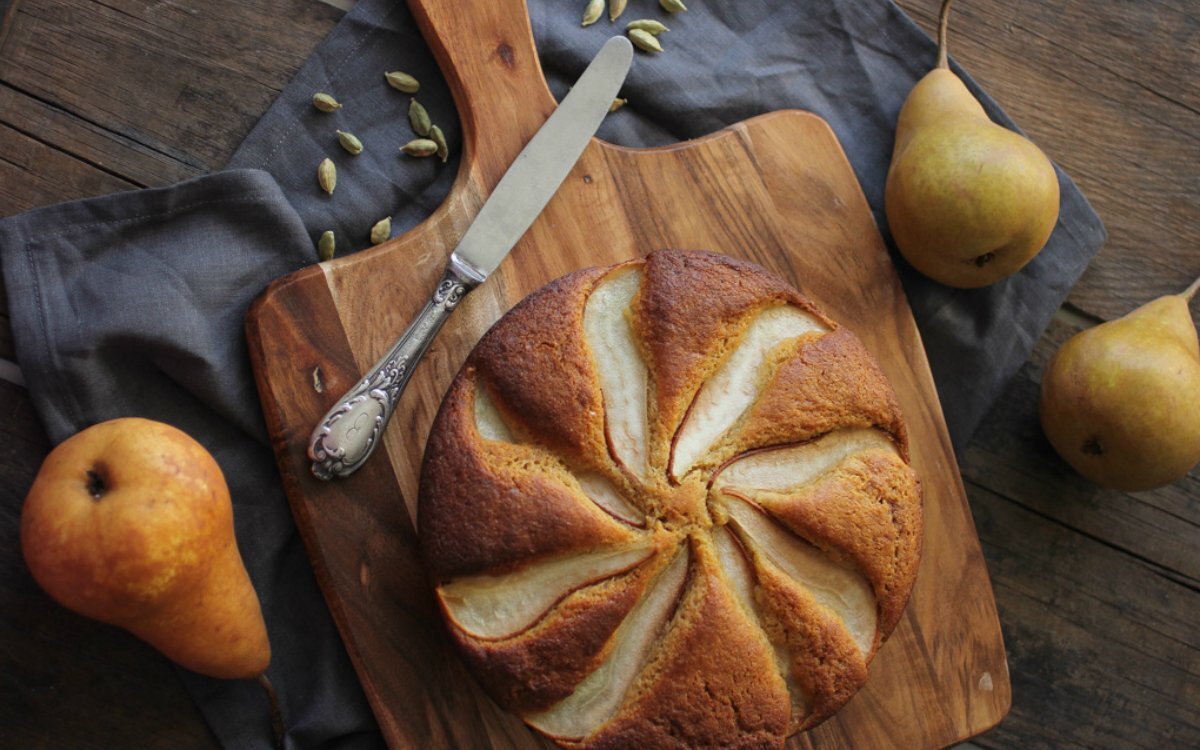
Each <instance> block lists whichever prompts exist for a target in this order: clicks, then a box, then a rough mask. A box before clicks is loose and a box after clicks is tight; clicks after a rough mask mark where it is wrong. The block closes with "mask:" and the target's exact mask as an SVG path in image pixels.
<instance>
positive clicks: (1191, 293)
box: [1179, 278, 1200, 302]
mask: <svg viewBox="0 0 1200 750" xmlns="http://www.w3.org/2000/svg"><path fill="white" fill-rule="evenodd" d="M1197 289H1200V278H1198V279H1196V280H1195V281H1193V282H1192V285H1191V286H1189V287H1188V288H1187V289H1184V290H1183V291H1182V292H1180V293H1179V296H1180V297H1183V301H1184V302H1191V301H1192V297H1195V296H1196V290H1197Z"/></svg>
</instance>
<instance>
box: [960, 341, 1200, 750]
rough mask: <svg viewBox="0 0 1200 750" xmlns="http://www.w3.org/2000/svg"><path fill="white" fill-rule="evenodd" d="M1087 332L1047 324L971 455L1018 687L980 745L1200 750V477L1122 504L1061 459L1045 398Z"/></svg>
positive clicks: (968, 466)
mask: <svg viewBox="0 0 1200 750" xmlns="http://www.w3.org/2000/svg"><path fill="white" fill-rule="evenodd" d="M1078 330H1079V328H1078V327H1077V326H1075V325H1070V324H1068V323H1065V322H1062V321H1055V322H1054V323H1053V324H1052V325H1051V327H1050V329H1049V331H1048V332H1047V335H1046V336H1045V337H1043V338H1042V340H1041V341H1039V342H1038V345H1037V347H1036V348H1035V350H1034V353H1033V356H1032V357H1031V358H1030V361H1029V362H1028V363H1027V364H1026V365H1025V366H1024V367H1023V368H1022V370H1021V371H1020V372H1019V374H1018V375H1017V377H1016V378H1015V379H1014V382H1013V383H1012V384H1011V386H1010V387H1009V389H1008V391H1007V392H1006V393H1005V394H1004V396H1003V397H1002V398H1001V399H1000V401H999V402H998V404H997V406H996V408H995V409H993V410H992V412H991V414H990V415H989V416H988V418H987V419H985V420H984V422H983V426H982V427H981V429H980V431H979V433H977V434H976V436H975V439H974V440H972V442H971V445H970V446H969V447H968V449H967V450H966V452H965V454H964V455H963V458H962V468H963V474H964V477H965V478H966V480H967V488H968V494H969V496H970V499H971V506H972V509H973V510H974V513H975V520H976V524H977V526H978V528H979V534H980V539H981V541H982V543H983V549H984V554H985V556H986V557H987V560H988V567H989V571H990V573H991V575H992V579H993V584H994V586H995V588H996V596H997V604H998V606H999V608H1000V617H1001V625H1002V627H1003V629H1004V633H1005V640H1006V643H1007V645H1008V649H1009V667H1010V670H1011V673H1012V676H1013V695H1014V702H1013V707H1012V710H1011V712H1010V713H1009V716H1008V717H1007V718H1006V719H1005V721H1004V722H1002V723H1001V725H1000V726H999V728H997V729H996V730H994V731H993V732H991V733H989V734H987V735H984V736H983V737H981V738H980V739H979V740H978V742H979V744H980V745H982V746H984V747H1028V746H1038V745H1043V746H1044V745H1046V744H1047V743H1048V744H1049V745H1050V746H1053V747H1111V748H1161V747H1196V746H1200V663H1198V662H1197V660H1196V656H1195V654H1196V652H1197V650H1198V649H1200V631H1197V630H1196V627H1195V623H1196V621H1197V618H1198V617H1200V596H1198V595H1197V592H1200V554H1197V548H1196V539H1197V533H1198V531H1200V468H1197V469H1193V471H1192V472H1191V474H1190V475H1189V476H1188V477H1186V478H1184V479H1182V480H1181V481H1179V482H1177V483H1175V484H1174V485H1171V486H1168V487H1164V488H1161V489H1158V490H1154V491H1151V492H1140V493H1136V494H1126V493H1121V492H1116V491H1111V490H1101V489H1099V488H1096V487H1095V486H1093V485H1091V484H1089V483H1088V482H1087V481H1086V480H1084V479H1083V478H1082V477H1080V476H1079V475H1077V474H1075V473H1074V472H1073V471H1072V470H1071V468H1070V467H1069V466H1067V465H1066V463H1065V462H1063V461H1062V460H1061V459H1060V458H1059V457H1058V456H1057V455H1056V454H1055V453H1054V451H1053V449H1052V448H1051V447H1050V445H1049V443H1048V442H1047V441H1046V439H1045V437H1044V435H1043V434H1042V431H1041V427H1040V425H1039V423H1038V419H1037V402H1038V392H1039V388H1040V382H1041V377H1042V372H1043V370H1044V367H1045V364H1046V362H1047V361H1048V360H1049V358H1050V356H1051V355H1052V354H1053V352H1054V351H1055V349H1056V348H1057V347H1058V346H1059V345H1060V344H1061V343H1062V342H1063V341H1065V340H1066V339H1067V338H1068V337H1069V336H1071V335H1073V334H1074V333H1075V332H1076V331H1078ZM1131 717H1136V720H1130V719H1131Z"/></svg>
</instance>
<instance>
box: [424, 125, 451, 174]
mask: <svg viewBox="0 0 1200 750" xmlns="http://www.w3.org/2000/svg"><path fill="white" fill-rule="evenodd" d="M429 140H431V141H433V142H434V143H436V144H437V155H438V158H439V159H441V160H442V164H445V163H446V160H447V159H449V158H450V147H449V146H447V145H446V134H445V133H443V132H442V129H441V128H439V127H438V126H437V125H434V126H433V127H431V128H429Z"/></svg>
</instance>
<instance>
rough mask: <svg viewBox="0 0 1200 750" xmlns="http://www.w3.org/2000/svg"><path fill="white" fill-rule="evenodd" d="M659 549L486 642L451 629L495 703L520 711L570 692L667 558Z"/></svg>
mask: <svg viewBox="0 0 1200 750" xmlns="http://www.w3.org/2000/svg"><path fill="white" fill-rule="evenodd" d="M670 557H671V556H670V554H659V555H656V556H654V557H652V558H651V559H649V560H647V561H646V562H643V563H642V564H641V565H638V566H637V567H636V568H634V569H633V570H631V571H629V572H628V573H625V574H623V575H620V576H618V577H616V578H612V579H609V580H607V581H604V582H602V583H600V584H598V585H596V586H593V587H591V588H588V589H583V590H580V591H576V592H574V593H573V594H571V595H570V596H568V597H567V598H566V599H564V600H563V601H562V602H560V603H559V604H558V605H556V607H555V608H554V609H552V610H551V611H550V612H548V613H547V614H546V616H545V617H543V618H542V620H541V621H539V622H538V623H537V624H535V625H534V626H533V627H532V628H529V629H528V630H526V631H524V632H522V633H519V634H518V635H517V636H516V637H514V638H508V639H504V640H500V641H489V640H484V639H481V638H473V637H472V636H470V635H468V634H466V633H463V632H462V631H459V630H454V629H452V630H451V634H452V635H453V636H454V638H455V640H456V641H458V644H459V648H460V649H461V653H462V655H463V657H464V659H465V661H466V663H467V666H468V667H469V668H470V669H471V671H472V672H473V673H474V674H475V675H476V676H477V677H478V678H479V681H480V683H481V684H482V685H483V687H484V689H485V690H487V691H488V693H489V694H490V695H492V696H493V697H494V698H495V699H496V701H497V702H498V703H500V704H501V705H503V706H506V707H508V708H509V710H511V711H515V712H517V713H520V714H529V713H535V712H538V711H543V710H545V709H547V708H549V707H550V706H552V705H554V704H555V703H557V702H558V701H560V700H562V699H563V698H565V697H567V696H568V695H570V694H571V693H572V692H573V691H574V690H575V686H576V685H578V684H579V682H580V681H582V680H583V678H584V677H587V676H588V675H589V674H591V673H592V671H593V670H595V669H596V667H597V666H599V664H600V662H601V661H602V660H603V659H604V657H605V656H607V655H608V653H609V651H610V649H611V645H612V644H611V643H610V641H611V638H612V635H613V632H614V631H615V630H616V629H617V627H618V626H619V625H620V624H621V621H622V620H623V619H624V618H625V616H626V615H627V614H629V610H630V609H632V608H633V605H635V604H637V602H638V599H640V598H641V596H642V595H643V594H644V593H645V591H646V587H647V585H649V584H650V583H651V582H652V581H653V580H654V576H656V575H657V574H658V573H659V572H660V571H661V570H662V567H663V565H665V564H666V563H667V562H669V560H670Z"/></svg>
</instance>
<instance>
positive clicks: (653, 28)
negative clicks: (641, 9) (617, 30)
mask: <svg viewBox="0 0 1200 750" xmlns="http://www.w3.org/2000/svg"><path fill="white" fill-rule="evenodd" d="M632 29H641V30H642V31H649V32H650V33H651V34H653V35H654V36H658V35H659V34H661V33H663V32H664V31H670V29H668V28H667V27H666V26H665V25H664V24H663V22H662V21H656V20H654V19H653V18H639V19H638V20H636V21H630V22H629V24H628V25H627V26H626V27H625V30H626V31H629V30H632Z"/></svg>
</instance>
